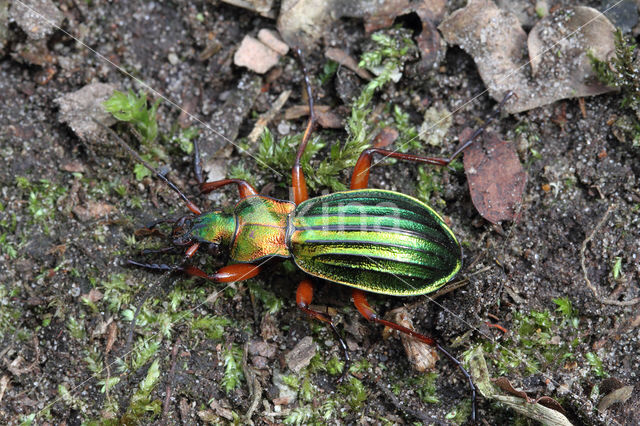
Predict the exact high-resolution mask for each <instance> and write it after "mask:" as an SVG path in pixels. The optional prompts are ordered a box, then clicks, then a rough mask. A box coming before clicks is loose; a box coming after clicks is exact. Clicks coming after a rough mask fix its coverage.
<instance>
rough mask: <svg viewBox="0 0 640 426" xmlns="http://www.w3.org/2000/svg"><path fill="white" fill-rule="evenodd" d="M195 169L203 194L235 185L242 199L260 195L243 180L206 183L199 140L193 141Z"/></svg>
mask: <svg viewBox="0 0 640 426" xmlns="http://www.w3.org/2000/svg"><path fill="white" fill-rule="evenodd" d="M193 169H194V171H195V174H196V180H197V181H198V186H200V193H201V194H208V193H209V192H211V191H213V190H214V189H218V188H220V187H222V186H225V185H229V184H232V183H234V184H236V185H238V190H239V191H240V198H247V197H248V196H250V195H258V191H256V190H255V188H254V187H253V186H251V184H250V183H249V182H247V181H246V180H242V179H222V180H216V181H213V182H205V181H204V178H203V177H202V165H201V164H200V146H199V145H198V139H195V140H194V141H193Z"/></svg>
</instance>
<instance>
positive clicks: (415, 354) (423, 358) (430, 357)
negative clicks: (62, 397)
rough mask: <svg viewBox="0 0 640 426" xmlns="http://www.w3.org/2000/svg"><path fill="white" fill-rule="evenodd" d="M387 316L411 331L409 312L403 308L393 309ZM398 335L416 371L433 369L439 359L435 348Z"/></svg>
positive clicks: (409, 337)
mask: <svg viewBox="0 0 640 426" xmlns="http://www.w3.org/2000/svg"><path fill="white" fill-rule="evenodd" d="M387 316H389V317H390V318H391V321H393V322H395V323H396V324H398V325H401V326H403V327H406V328H408V329H411V330H413V329H414V328H413V322H412V321H411V317H410V315H409V312H408V311H407V309H406V308H405V307H400V308H397V309H394V310H392V311H390V312H389V313H388V314H387ZM385 330H386V327H385ZM399 335H400V340H401V341H402V346H404V350H405V352H406V353H407V358H408V359H409V361H410V362H411V365H413V367H414V368H415V369H416V370H417V371H420V372H423V371H430V370H433V369H434V368H435V366H436V362H437V361H438V359H440V357H439V356H438V350H437V349H436V348H434V347H433V346H429V345H427V344H426V343H423V342H420V341H418V340H416V339H414V338H413V337H411V336H409V335H407V334H405V333H399Z"/></svg>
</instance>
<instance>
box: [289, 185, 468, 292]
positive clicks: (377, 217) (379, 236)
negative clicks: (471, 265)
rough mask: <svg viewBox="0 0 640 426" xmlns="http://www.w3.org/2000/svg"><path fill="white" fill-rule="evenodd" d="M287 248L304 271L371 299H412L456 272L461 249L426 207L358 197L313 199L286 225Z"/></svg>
mask: <svg viewBox="0 0 640 426" xmlns="http://www.w3.org/2000/svg"><path fill="white" fill-rule="evenodd" d="M290 227H291V229H290V231H289V232H288V234H289V247H290V251H291V254H292V255H293V258H294V260H295V262H296V264H297V265H298V266H299V267H300V269H302V270H303V271H305V272H307V273H309V274H311V275H315V276H317V277H320V278H324V279H327V280H330V281H334V282H338V283H341V284H345V285H348V286H352V287H357V288H360V289H363V290H366V291H369V292H374V293H383V294H394V295H403V296H408V295H416V294H425V293H429V292H432V291H434V290H436V289H438V288H439V287H441V286H443V285H444V284H445V283H446V282H447V281H449V280H450V279H451V278H453V276H454V275H455V274H456V273H457V272H458V270H460V267H461V265H462V260H461V252H460V245H459V244H458V241H457V240H456V238H455V236H454V235H453V232H452V231H451V230H450V229H449V227H448V226H447V225H446V224H445V223H444V221H443V220H442V218H441V217H440V216H439V215H438V214H437V213H436V212H434V211H433V209H431V208H430V207H429V206H427V205H426V204H424V203H422V202H420V201H418V200H416V199H415V198H413V197H409V196H407V195H404V194H399V193H397V192H392V191H384V190H378V189H363V190H354V191H345V192H338V193H334V194H329V195H325V196H322V197H317V198H311V199H309V200H307V201H304V202H303V203H300V204H299V205H298V206H297V207H296V210H295V212H294V215H293V217H292V219H291V223H290Z"/></svg>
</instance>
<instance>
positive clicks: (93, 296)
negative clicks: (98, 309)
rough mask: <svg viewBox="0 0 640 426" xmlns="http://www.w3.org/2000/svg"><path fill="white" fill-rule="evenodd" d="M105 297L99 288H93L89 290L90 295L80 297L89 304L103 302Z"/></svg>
mask: <svg viewBox="0 0 640 426" xmlns="http://www.w3.org/2000/svg"><path fill="white" fill-rule="evenodd" d="M103 297H104V295H103V294H102V292H100V290H98V289H97V288H92V289H91V290H89V293H86V294H83V295H82V296H80V298H81V299H87V300H88V301H89V302H92V303H96V302H98V301H100V300H102V298H103Z"/></svg>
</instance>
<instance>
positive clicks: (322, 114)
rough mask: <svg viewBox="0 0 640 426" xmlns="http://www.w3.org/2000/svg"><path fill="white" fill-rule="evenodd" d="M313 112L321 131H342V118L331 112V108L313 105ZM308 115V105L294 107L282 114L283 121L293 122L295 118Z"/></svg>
mask: <svg viewBox="0 0 640 426" xmlns="http://www.w3.org/2000/svg"><path fill="white" fill-rule="evenodd" d="M313 110H314V111H315V113H316V120H317V121H318V124H319V125H320V127H322V128H323V129H342V128H343V127H344V126H343V124H342V118H341V117H340V116H339V115H338V114H336V113H334V112H332V111H331V107H329V106H327V105H314V106H313ZM307 115H309V106H308V105H294V106H292V107H290V108H287V109H286V110H285V112H284V118H285V120H294V119H296V118H300V117H304V116H307Z"/></svg>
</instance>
